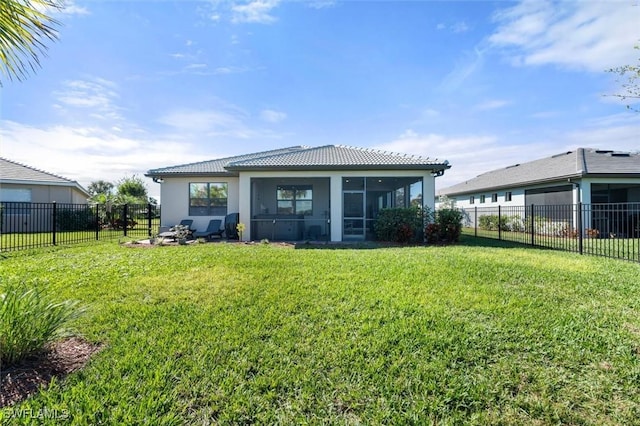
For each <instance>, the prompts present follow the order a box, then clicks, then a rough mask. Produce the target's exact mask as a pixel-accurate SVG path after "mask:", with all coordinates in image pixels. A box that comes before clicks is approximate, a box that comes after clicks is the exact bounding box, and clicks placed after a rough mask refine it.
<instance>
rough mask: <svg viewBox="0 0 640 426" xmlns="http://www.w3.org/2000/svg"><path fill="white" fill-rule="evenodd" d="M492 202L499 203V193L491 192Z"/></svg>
mask: <svg viewBox="0 0 640 426" xmlns="http://www.w3.org/2000/svg"><path fill="white" fill-rule="evenodd" d="M491 202H492V203H497V202H498V193H497V192H494V193H493V194H491Z"/></svg>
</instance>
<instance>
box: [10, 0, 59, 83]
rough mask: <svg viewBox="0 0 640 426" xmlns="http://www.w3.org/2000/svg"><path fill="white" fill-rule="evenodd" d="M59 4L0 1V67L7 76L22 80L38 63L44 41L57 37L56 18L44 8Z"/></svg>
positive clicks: (54, 1)
mask: <svg viewBox="0 0 640 426" xmlns="http://www.w3.org/2000/svg"><path fill="white" fill-rule="evenodd" d="M61 7H62V6H61V4H60V3H58V1H57V0H2V1H1V2H0V71H1V72H2V74H3V75H4V76H6V77H7V78H9V80H13V79H17V80H22V79H24V78H25V77H26V76H27V75H28V74H29V73H31V72H34V71H35V70H36V69H37V68H38V67H40V57H41V56H43V55H46V50H47V45H46V43H45V42H46V41H47V40H50V41H54V40H56V39H57V38H58V33H57V31H56V26H58V25H59V22H58V21H56V20H55V19H53V18H52V17H50V16H48V15H47V14H46V11H47V10H51V9H60V8H61ZM0 85H1V80H0Z"/></svg>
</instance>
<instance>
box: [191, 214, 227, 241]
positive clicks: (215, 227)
mask: <svg viewBox="0 0 640 426" xmlns="http://www.w3.org/2000/svg"><path fill="white" fill-rule="evenodd" d="M221 224H222V221H221V220H220V219H211V220H210V221H209V225H208V226H207V229H206V230H204V231H195V232H194V233H193V234H192V235H193V237H194V238H206V239H207V240H209V241H210V240H211V239H212V238H213V237H218V238H222V234H223V233H224V229H220V225H221Z"/></svg>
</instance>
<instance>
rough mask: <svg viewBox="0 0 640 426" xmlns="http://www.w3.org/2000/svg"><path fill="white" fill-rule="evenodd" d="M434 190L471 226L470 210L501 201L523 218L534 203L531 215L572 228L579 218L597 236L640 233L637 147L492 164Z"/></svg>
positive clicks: (482, 209)
mask: <svg viewBox="0 0 640 426" xmlns="http://www.w3.org/2000/svg"><path fill="white" fill-rule="evenodd" d="M437 195H438V196H439V197H443V196H446V197H447V198H448V199H449V200H450V201H453V202H454V203H455V206H456V207H458V208H461V209H463V210H464V211H465V213H466V214H467V216H468V217H469V218H470V219H469V221H468V222H469V223H468V224H469V225H474V226H475V220H474V219H473V218H472V216H473V217H475V216H476V215H477V214H475V213H477V212H478V211H480V212H481V213H480V214H488V213H490V212H489V210H490V209H491V208H492V207H495V209H494V210H495V211H493V212H492V213H491V214H496V212H498V206H499V207H501V209H502V210H501V211H502V214H504V215H514V214H516V213H517V214H518V215H520V216H522V217H523V218H524V217H525V216H526V215H528V214H530V213H529V211H530V210H531V209H530V207H532V206H534V208H538V209H537V210H535V211H534V212H533V214H534V216H538V217H543V218H545V219H547V220H548V221H551V222H557V223H565V224H567V225H568V226H571V228H573V229H576V228H577V227H578V224H579V223H582V228H583V229H584V230H585V231H586V230H587V229H589V228H590V229H592V230H597V232H598V233H599V235H601V236H602V235H618V236H631V235H634V236H635V235H638V234H640V153H639V152H635V153H631V152H621V151H612V150H599V149H591V148H578V149H576V150H574V151H567V152H562V153H559V154H556V155H553V156H551V157H548V158H542V159H539V160H535V161H530V162H527V163H522V164H514V165H512V166H509V167H505V168H503V169H498V170H493V171H490V172H487V173H484V174H481V175H479V176H477V177H475V178H473V179H470V180H468V181H465V182H462V183H459V184H457V185H453V186H450V187H448V188H443V189H440V190H439V191H438V193H437ZM579 203H582V206H581V207H580V212H581V216H580V217H578V210H577V205H578V204H579ZM520 206H527V208H526V210H522V208H518V207H520ZM547 206H554V207H547ZM478 217H479V215H478ZM580 221H581V222H580Z"/></svg>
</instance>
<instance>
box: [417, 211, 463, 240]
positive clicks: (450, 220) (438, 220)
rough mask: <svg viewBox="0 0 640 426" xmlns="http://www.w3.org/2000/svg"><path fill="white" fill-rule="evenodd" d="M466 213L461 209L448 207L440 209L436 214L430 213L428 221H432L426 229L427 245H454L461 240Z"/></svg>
mask: <svg viewBox="0 0 640 426" xmlns="http://www.w3.org/2000/svg"><path fill="white" fill-rule="evenodd" d="M463 219H464V213H463V212H462V210H460V209H456V208H454V207H448V208H444V209H440V210H438V211H437V212H435V214H431V213H428V214H427V220H429V221H432V222H431V223H428V224H427V226H425V228H424V237H425V240H426V242H427V243H429V244H434V243H440V242H444V243H453V242H457V241H459V240H460V234H461V233H462V220H463Z"/></svg>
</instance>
